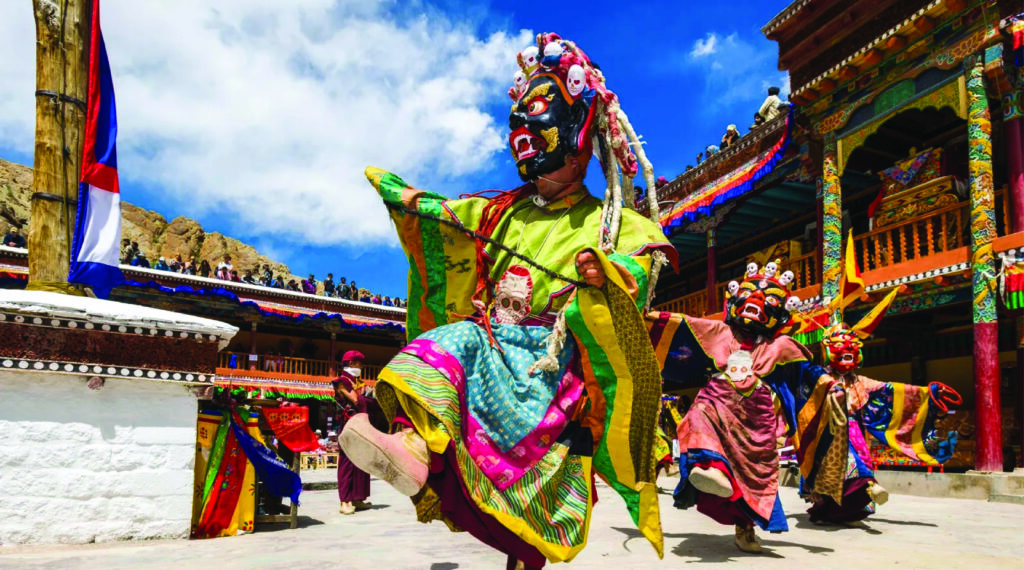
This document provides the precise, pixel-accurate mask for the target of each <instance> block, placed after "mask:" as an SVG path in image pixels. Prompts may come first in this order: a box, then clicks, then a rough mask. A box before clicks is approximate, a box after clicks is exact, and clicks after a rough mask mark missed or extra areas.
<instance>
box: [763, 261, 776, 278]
mask: <svg viewBox="0 0 1024 570" xmlns="http://www.w3.org/2000/svg"><path fill="white" fill-rule="evenodd" d="M778 271H779V265H778V264H777V263H775V262H774V261H769V262H768V264H767V265H765V266H764V276H765V277H768V278H772V277H775V274H776V273H778Z"/></svg>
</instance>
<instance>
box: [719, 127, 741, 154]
mask: <svg viewBox="0 0 1024 570" xmlns="http://www.w3.org/2000/svg"><path fill="white" fill-rule="evenodd" d="M739 140H740V131H739V130H738V129H737V128H736V125H729V127H728V128H726V129H725V134H724V135H722V149H723V150H724V149H727V148H729V147H731V146H732V145H734V144H736V143H737V142H739Z"/></svg>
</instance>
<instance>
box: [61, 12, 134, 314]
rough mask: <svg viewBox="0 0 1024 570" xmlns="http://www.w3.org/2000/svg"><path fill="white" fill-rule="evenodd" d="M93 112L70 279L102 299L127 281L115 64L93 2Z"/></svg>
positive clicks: (88, 114) (90, 110)
mask: <svg viewBox="0 0 1024 570" xmlns="http://www.w3.org/2000/svg"><path fill="white" fill-rule="evenodd" d="M89 46H90V55H89V94H88V99H89V100H88V110H87V112H86V119H85V145H84V149H83V153H82V154H83V156H82V177H81V181H80V183H79V186H78V218H77V220H76V222H75V237H74V241H73V243H72V250H71V271H70V274H69V275H68V281H69V282H71V283H80V284H82V285H86V286H88V287H90V288H92V290H93V292H95V293H96V295H97V296H98V297H102V298H106V297H108V296H110V290H111V289H113V288H114V287H116V286H118V285H120V284H122V283H124V274H122V273H121V269H120V267H118V262H119V261H120V259H119V257H120V247H119V245H120V244H119V242H120V239H121V191H120V187H119V186H118V182H117V147H116V140H117V111H116V109H115V108H114V82H113V80H112V79H111V76H110V62H109V61H108V60H107V50H106V47H105V46H104V44H103V34H102V33H101V32H100V0H93V4H92V32H91V41H90V43H89Z"/></svg>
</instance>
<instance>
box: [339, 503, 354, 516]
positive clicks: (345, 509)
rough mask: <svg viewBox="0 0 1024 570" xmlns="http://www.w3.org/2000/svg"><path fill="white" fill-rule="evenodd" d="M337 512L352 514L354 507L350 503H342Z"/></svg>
mask: <svg viewBox="0 0 1024 570" xmlns="http://www.w3.org/2000/svg"><path fill="white" fill-rule="evenodd" d="M338 512H339V513H341V514H343V515H354V514H356V508H355V507H353V506H352V503H342V504H341V508H340V509H338Z"/></svg>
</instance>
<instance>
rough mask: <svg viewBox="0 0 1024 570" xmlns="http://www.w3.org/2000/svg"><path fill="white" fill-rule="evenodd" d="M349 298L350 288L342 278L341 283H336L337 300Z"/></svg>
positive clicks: (350, 294)
mask: <svg viewBox="0 0 1024 570" xmlns="http://www.w3.org/2000/svg"><path fill="white" fill-rule="evenodd" d="M350 296H352V288H351V287H349V286H348V283H346V282H345V278H344V277H342V278H341V282H340V283H338V298H339V299H348V298H349V297H350Z"/></svg>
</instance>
